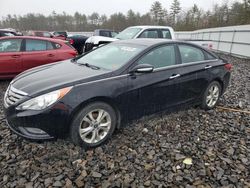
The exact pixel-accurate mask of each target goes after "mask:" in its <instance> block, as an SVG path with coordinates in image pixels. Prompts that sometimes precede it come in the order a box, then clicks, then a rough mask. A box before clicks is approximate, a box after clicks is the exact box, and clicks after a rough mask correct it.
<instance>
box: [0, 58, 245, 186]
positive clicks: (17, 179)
mask: <svg viewBox="0 0 250 188" xmlns="http://www.w3.org/2000/svg"><path fill="white" fill-rule="evenodd" d="M225 58H227V59H228V60H229V61H230V62H231V63H232V64H233V66H234V67H233V74H232V80H231V86H230V87H229V89H228V92H227V93H226V94H225V95H224V96H223V97H222V99H221V100H220V104H219V106H222V107H229V108H234V109H240V110H244V111H250V73H249V72H250V61H247V60H241V59H238V58H233V57H228V56H225ZM8 83H9V82H7V81H1V82H0V104H1V105H0V187H49V186H53V187H62V186H65V187H187V188H191V187H200V188H202V187H205V188H209V187H223V186H224V187H250V114H247V113H241V112H233V111H228V110H222V109H219V108H216V109H215V110H210V111H204V110H201V109H199V108H190V109H188V110H183V111H179V112H177V113H172V114H168V115H164V114H162V115H154V116H151V117H146V118H143V119H141V120H139V121H136V122H132V123H130V124H128V125H127V126H124V127H123V128H122V129H121V130H120V131H117V132H116V133H115V135H114V136H113V137H112V140H111V141H109V142H108V143H107V144H106V145H103V146H101V147H98V148H96V149H94V150H89V151H87V152H85V151H83V150H82V149H81V148H79V147H76V146H74V145H73V144H71V143H70V142H69V141H63V140H57V141H52V142H44V143H34V142H29V141H26V140H23V139H22V138H19V137H18V136H16V135H15V134H12V133H11V132H10V131H9V129H8V128H7V127H6V123H5V121H4V120H1V119H2V118H3V107H2V104H3V101H2V99H3V94H4V90H5V89H6V87H7V85H8ZM191 159H192V161H190V160H191ZM183 162H192V164H189V165H188V164H184V163H183Z"/></svg>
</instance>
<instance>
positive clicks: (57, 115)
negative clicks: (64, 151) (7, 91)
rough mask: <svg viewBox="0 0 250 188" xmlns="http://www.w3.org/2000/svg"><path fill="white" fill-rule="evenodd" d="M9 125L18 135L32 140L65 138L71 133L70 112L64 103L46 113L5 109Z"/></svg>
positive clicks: (13, 108)
mask: <svg viewBox="0 0 250 188" xmlns="http://www.w3.org/2000/svg"><path fill="white" fill-rule="evenodd" d="M4 111H5V116H6V119H7V125H8V126H9V128H10V129H11V130H12V131H13V132H14V133H16V134H17V135H19V136H21V137H24V138H26V139H32V140H50V139H53V138H64V137H66V135H67V133H68V132H69V131H68V130H69V124H70V112H69V109H67V108H66V106H65V105H64V104H62V103H58V104H56V105H55V106H53V107H51V108H50V109H47V110H44V111H17V110H16V109H15V107H14V106H12V107H9V108H5V109H4Z"/></svg>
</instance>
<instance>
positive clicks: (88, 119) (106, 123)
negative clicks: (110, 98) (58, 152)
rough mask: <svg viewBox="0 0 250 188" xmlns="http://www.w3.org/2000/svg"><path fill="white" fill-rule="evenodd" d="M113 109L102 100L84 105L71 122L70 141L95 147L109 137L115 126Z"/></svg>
mask: <svg viewBox="0 0 250 188" xmlns="http://www.w3.org/2000/svg"><path fill="white" fill-rule="evenodd" d="M116 122H117V120H116V113H115V111H114V109H113V108H112V107H111V106H110V105H108V104H106V103H103V102H95V103H91V104H89V105H88V106H86V107H84V108H83V109H82V110H81V111H80V112H79V113H78V115H77V116H76V117H75V119H74V120H73V122H72V124H71V134H70V135H71V139H72V141H73V142H74V143H75V144H77V145H80V146H82V147H84V148H91V147H96V146H99V145H101V144H103V143H104V142H105V141H107V139H109V138H110V137H111V135H112V134H113V132H114V130H115V126H116Z"/></svg>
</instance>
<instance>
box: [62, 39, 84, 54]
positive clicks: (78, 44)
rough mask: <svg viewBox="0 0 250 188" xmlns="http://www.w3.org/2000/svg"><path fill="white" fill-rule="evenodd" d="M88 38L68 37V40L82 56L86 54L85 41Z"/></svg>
mask: <svg viewBox="0 0 250 188" xmlns="http://www.w3.org/2000/svg"><path fill="white" fill-rule="evenodd" d="M88 38H89V37H86V36H84V35H68V37H67V39H66V40H67V41H69V43H70V44H71V45H72V46H73V47H74V48H75V49H76V50H77V52H78V54H82V53H83V52H84V45H85V41H86V40H87V39H88Z"/></svg>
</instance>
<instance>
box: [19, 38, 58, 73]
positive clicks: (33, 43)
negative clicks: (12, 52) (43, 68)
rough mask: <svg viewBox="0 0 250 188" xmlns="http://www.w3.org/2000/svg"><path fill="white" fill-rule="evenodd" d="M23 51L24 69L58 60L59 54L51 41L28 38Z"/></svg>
mask: <svg viewBox="0 0 250 188" xmlns="http://www.w3.org/2000/svg"><path fill="white" fill-rule="evenodd" d="M25 41H26V43H25V51H24V52H23V69H24V70H26V69H30V68H32V67H36V66H39V65H44V64H47V63H52V62H55V61H57V59H58V55H57V53H56V50H55V49H54V46H53V44H52V43H51V42H49V41H46V40H38V39H26V40H25Z"/></svg>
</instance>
